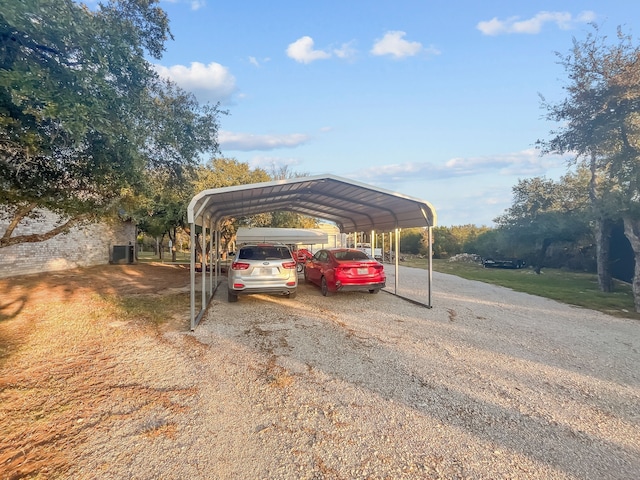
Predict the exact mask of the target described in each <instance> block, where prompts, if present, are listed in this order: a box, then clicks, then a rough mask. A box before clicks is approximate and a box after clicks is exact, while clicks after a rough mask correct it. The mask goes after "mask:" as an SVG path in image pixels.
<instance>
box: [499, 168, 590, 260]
mask: <svg viewBox="0 0 640 480" xmlns="http://www.w3.org/2000/svg"><path fill="white" fill-rule="evenodd" d="M587 175H588V173H587V172H586V171H585V170H584V169H580V170H579V171H578V173H576V174H572V173H568V174H567V175H565V176H564V177H562V178H561V179H560V181H559V182H555V181H553V180H550V179H546V178H543V177H534V178H530V179H525V180H520V181H519V182H518V184H517V185H516V186H514V187H513V196H514V199H513V204H512V206H511V207H509V208H508V209H507V211H506V212H505V213H504V214H503V215H502V216H500V217H498V218H496V219H495V220H494V221H495V222H496V224H497V225H498V227H499V230H501V231H502V232H503V234H504V235H505V236H506V237H507V238H510V239H511V240H512V243H513V244H516V245H519V248H520V249H521V251H520V252H519V253H520V255H518V256H523V255H522V249H523V247H525V248H527V247H528V248H530V249H535V250H536V251H537V253H536V254H535V255H534V256H533V259H532V260H533V262H532V263H533V266H534V268H535V272H536V273H540V271H541V269H542V267H543V266H544V261H545V256H546V254H547V250H548V249H549V247H551V245H552V244H554V243H558V242H579V241H580V240H581V239H582V238H584V236H585V235H586V234H587V233H588V232H589V231H590V226H589V222H588V216H587V215H586V209H587V205H588V198H587V189H586V182H587V181H588V177H587Z"/></svg>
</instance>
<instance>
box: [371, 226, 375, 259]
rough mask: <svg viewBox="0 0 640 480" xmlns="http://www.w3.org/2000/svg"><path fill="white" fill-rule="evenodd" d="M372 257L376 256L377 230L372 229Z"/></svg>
mask: <svg viewBox="0 0 640 480" xmlns="http://www.w3.org/2000/svg"><path fill="white" fill-rule="evenodd" d="M371 258H376V231H375V230H371Z"/></svg>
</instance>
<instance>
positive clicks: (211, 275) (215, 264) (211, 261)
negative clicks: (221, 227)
mask: <svg viewBox="0 0 640 480" xmlns="http://www.w3.org/2000/svg"><path fill="white" fill-rule="evenodd" d="M209 221H211V219H209ZM212 229H213V225H209V252H210V253H209V264H210V265H211V266H210V267H209V269H210V270H209V292H208V295H207V299H209V298H211V295H212V294H213V278H214V276H215V272H214V271H213V269H214V268H218V261H217V260H218V259H217V258H216V255H215V254H214V250H213V241H214V232H213V230H212ZM217 251H218V245H217V244H216V250H215V252H216V253H217ZM211 255H213V256H211Z"/></svg>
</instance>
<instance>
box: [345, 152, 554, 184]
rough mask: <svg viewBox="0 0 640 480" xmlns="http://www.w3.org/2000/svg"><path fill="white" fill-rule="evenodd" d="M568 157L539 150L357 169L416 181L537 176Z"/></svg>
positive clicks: (375, 176)
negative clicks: (545, 153) (543, 154)
mask: <svg viewBox="0 0 640 480" xmlns="http://www.w3.org/2000/svg"><path fill="white" fill-rule="evenodd" d="M565 161H566V159H565V158H564V157H560V156H557V155H546V156H540V153H539V151H538V150H536V149H528V150H523V151H521V152H515V153H507V154H498V155H491V156H483V157H469V158H452V159H450V160H448V161H447V162H445V163H444V164H441V165H434V164H432V163H428V162H412V163H401V164H391V165H382V166H376V167H373V168H370V169H364V170H361V171H359V172H358V176H359V178H360V179H362V180H363V181H369V182H372V183H373V182H381V181H393V182H402V181H409V180H411V181H415V180H417V179H421V178H422V179H424V180H438V179H445V178H455V177H469V176H478V175H485V174H494V175H501V176H518V175H521V176H538V175H544V174H545V173H546V172H547V171H548V170H550V169H553V168H557V167H559V166H561V165H562V164H563V163H565Z"/></svg>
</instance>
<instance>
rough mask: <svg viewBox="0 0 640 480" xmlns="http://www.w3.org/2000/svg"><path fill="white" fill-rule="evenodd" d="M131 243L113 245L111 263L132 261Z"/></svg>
mask: <svg viewBox="0 0 640 480" xmlns="http://www.w3.org/2000/svg"><path fill="white" fill-rule="evenodd" d="M133 258H134V256H133V245H114V246H113V254H112V255H111V263H133Z"/></svg>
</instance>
